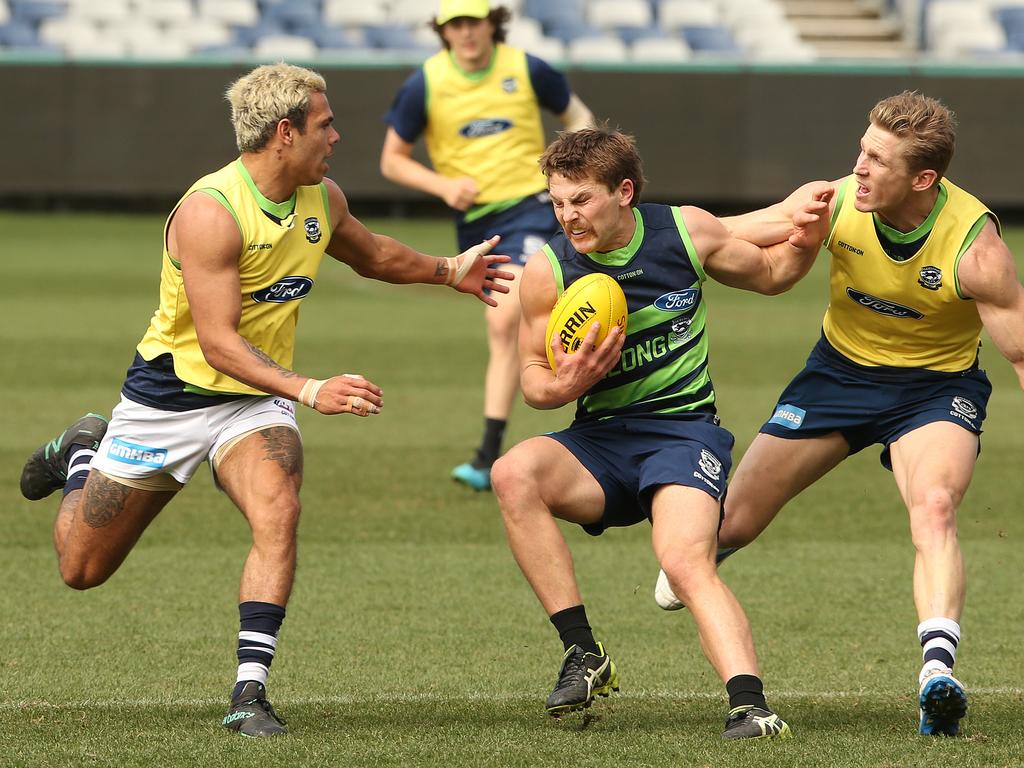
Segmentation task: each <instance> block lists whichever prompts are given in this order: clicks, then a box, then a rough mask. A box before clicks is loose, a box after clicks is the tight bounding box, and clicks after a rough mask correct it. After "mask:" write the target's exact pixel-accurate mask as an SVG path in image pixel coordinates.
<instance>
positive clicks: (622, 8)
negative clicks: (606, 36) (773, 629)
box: [587, 0, 654, 29]
mask: <svg viewBox="0 0 1024 768" xmlns="http://www.w3.org/2000/svg"><path fill="white" fill-rule="evenodd" d="M653 20H654V19H653V15H652V14H651V5H650V3H648V2H647V0H590V2H589V3H588V4H587V21H588V22H590V23H591V24H593V25H594V26H595V27H600V28H602V29H607V28H609V27H649V26H650V25H651V23H652V22H653Z"/></svg>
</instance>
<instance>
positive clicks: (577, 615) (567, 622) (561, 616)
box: [551, 605, 598, 653]
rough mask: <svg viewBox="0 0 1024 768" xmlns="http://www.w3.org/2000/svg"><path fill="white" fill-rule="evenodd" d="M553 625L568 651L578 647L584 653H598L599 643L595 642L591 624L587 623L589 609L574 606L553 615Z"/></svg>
mask: <svg viewBox="0 0 1024 768" xmlns="http://www.w3.org/2000/svg"><path fill="white" fill-rule="evenodd" d="M551 623H552V624H554V625H555V629H557V630H558V636H559V637H560V638H562V645H563V646H564V647H565V649H566V650H569V646H571V645H577V646H579V647H580V648H582V649H583V650H584V651H590V652H591V653H597V652H598V647H597V641H596V640H594V633H593V631H591V629H590V622H589V621H587V609H586V608H584V607H583V606H582V605H574V606H573V607H572V608H566V609H565V610H564V611H559V612H558V613H555V614H552V616H551Z"/></svg>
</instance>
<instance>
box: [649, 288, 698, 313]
mask: <svg viewBox="0 0 1024 768" xmlns="http://www.w3.org/2000/svg"><path fill="white" fill-rule="evenodd" d="M699 297H700V291H699V290H697V289H696V288H687V289H686V290H685V291H672V293H665V294H662V295H661V296H659V297H658V298H657V299H655V300H654V306H656V307H657V308H658V309H660V310H661V311H662V312H687V311H689V310H691V309H693V308H694V307H695V306H696V305H697V299H698V298H699Z"/></svg>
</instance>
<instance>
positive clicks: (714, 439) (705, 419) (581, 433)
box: [545, 413, 734, 536]
mask: <svg viewBox="0 0 1024 768" xmlns="http://www.w3.org/2000/svg"><path fill="white" fill-rule="evenodd" d="M545 437H550V438H552V439H553V440H557V441H558V442H559V443H561V444H562V445H564V446H565V447H566V448H568V449H569V452H570V453H572V455H573V456H575V457H576V458H577V459H578V460H579V462H580V463H581V464H582V465H583V466H584V467H586V469H587V471H588V472H590V474H592V475H593V476H594V478H595V479H596V480H597V482H598V483H600V485H601V488H602V489H603V490H604V513H603V515H602V517H601V519H600V520H599V521H598V522H596V523H594V524H592V525H584V526H583V530H585V531H586V532H587V533H589V534H590V535H591V536H600V535H601V534H602V533H603V532H604V530H605V528H612V527H624V526H628V525H634V524H635V523H639V522H642V521H643V520H645V519H646V520H649V519H650V517H651V498H652V497H653V495H654V492H655V491H656V490H657V489H658V488H660V487H661V486H663V485H685V486H689V487H690V488H699V489H700V490H702V491H704V492H705V493H707V494H708V495H709V496H711V497H712V498H714V499H716V500H717V501H719V502H721V501H722V499H723V498H725V491H726V480H727V478H728V477H729V470H730V469H731V468H732V446H733V442H734V440H733V436H732V434H731V433H730V432H729V431H728V430H726V429H724V428H723V427H720V426H718V417H717V416H714V415H712V414H705V413H700V414H693V415H692V416H689V417H686V416H684V417H680V416H672V417H664V416H616V417H614V418H611V419H605V420H603V421H585V422H573V423H572V424H571V425H570V426H569V427H568V428H566V429H563V430H562V431H561V432H550V433H548V434H547V435H545Z"/></svg>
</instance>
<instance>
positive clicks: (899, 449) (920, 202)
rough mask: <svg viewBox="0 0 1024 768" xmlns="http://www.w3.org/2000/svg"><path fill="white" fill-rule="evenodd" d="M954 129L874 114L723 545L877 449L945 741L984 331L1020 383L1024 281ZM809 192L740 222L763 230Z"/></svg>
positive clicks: (922, 695)
mask: <svg viewBox="0 0 1024 768" xmlns="http://www.w3.org/2000/svg"><path fill="white" fill-rule="evenodd" d="M955 130H956V125H955V121H954V117H953V114H952V113H951V112H950V111H949V109H947V108H946V107H945V106H944V105H943V104H942V103H940V102H939V101H937V100H935V99H931V98H928V97H927V96H923V95H921V94H919V93H913V92H910V91H904V92H903V93H900V94H898V95H896V96H891V97H889V98H886V99H883V100H882V101H880V102H878V104H876V105H875V107H874V108H873V109H872V110H871V113H870V115H869V124H868V127H867V131H866V132H865V133H864V136H863V137H862V138H861V142H860V154H859V155H858V157H857V163H856V165H855V166H854V168H853V173H852V174H851V175H850V176H847V177H846V178H845V179H840V180H839V181H836V182H834V186H835V189H836V194H835V196H834V198H833V200H832V203H831V209H832V210H831V218H832V229H831V232H830V233H829V237H828V242H827V246H828V249H829V251H830V252H831V254H832V271H831V294H830V301H829V306H828V310H827V311H826V313H825V319H824V323H823V329H822V337H821V339H820V340H819V341H818V343H817V345H816V346H815V347H814V349H813V350H812V351H811V354H810V357H809V358H808V360H807V365H806V367H805V368H804V370H803V371H801V372H800V373H798V374H797V376H796V378H794V379H793V381H792V382H790V384H789V386H788V387H787V388H786V389H785V391H783V393H782V395H781V396H780V397H779V400H778V403H777V405H776V406H775V410H774V412H773V415H772V417H771V418H770V419H769V420H768V421H767V423H765V424H764V426H762V427H761V432H760V434H758V435H757V436H756V437H755V438H754V440H753V442H752V443H751V446H750V448H749V449H748V450H747V452H746V453H745V454H744V456H743V459H742V460H741V461H740V463H739V466H738V467H737V469H736V475H735V477H734V478H733V481H732V483H731V485H730V488H729V498H728V500H727V502H726V514H725V522H724V524H723V526H722V531H721V544H722V546H723V547H726V548H728V547H739V546H744V545H746V544H748V543H750V542H751V541H753V540H754V539H755V538H756V537H757V536H758V535H759V534H760V533H761V531H763V530H764V529H765V528H766V527H767V526H768V524H769V523H770V522H771V521H772V520H773V519H774V518H775V515H776V514H778V513H779V511H780V510H781V509H782V508H783V506H785V504H786V503H787V502H788V501H789V500H790V499H792V498H793V497H795V496H796V495H797V494H799V493H800V492H801V491H802V490H804V489H805V488H807V487H808V486H809V485H811V484H812V483H814V482H816V481H817V480H819V479H820V478H821V477H823V476H824V475H825V474H826V473H827V472H829V471H830V470H831V469H833V468H834V467H836V466H837V465H838V464H839V463H841V462H842V461H843V459H845V458H846V457H847V456H849V455H851V454H854V453H857V452H858V451H860V450H862V449H864V448H866V447H868V446H869V445H872V444H876V443H877V444H881V445H882V446H883V450H882V454H881V462H882V465H883V466H884V467H885V468H886V469H890V470H892V473H893V478H894V479H895V480H896V486H897V488H898V489H899V492H900V496H901V497H902V499H903V502H904V504H906V507H907V510H908V512H909V516H910V535H911V539H912V541H913V544H914V548H915V551H916V554H915V560H914V577H913V591H914V602H915V605H916V608H917V614H918V620H919V622H920V623H919V625H918V627H917V634H918V638H919V640H920V642H921V646H922V648H923V664H922V667H921V672H920V674H919V678H918V680H919V685H920V689H919V694H918V698H919V701H918V703H919V707H920V732H921V733H922V734H926V735H947V736H953V735H956V734H957V733H958V732H959V728H960V720H961V719H962V718H963V716H964V715H965V714H966V712H967V693H966V691H965V690H964V686H963V684H962V683H961V682H960V681H959V680H957V679H956V678H955V677H953V665H954V663H955V661H956V650H957V646H958V644H959V642H960V636H961V635H960V616H961V614H962V612H963V607H964V598H965V592H966V579H965V573H964V562H963V554H962V553H961V550H960V542H959V538H958V534H957V520H956V518H957V510H958V508H959V506H960V503H961V501H962V500H963V497H964V494H965V493H966V492H967V486H968V484H969V483H970V481H971V477H972V475H973V474H974V466H975V464H976V462H977V458H978V454H979V452H980V450H981V445H980V434H981V429H982V422H983V421H984V419H985V412H986V407H987V405H988V399H989V395H990V393H991V390H992V386H991V384H990V383H989V380H988V377H987V375H986V374H985V371H984V370H982V369H981V368H980V367H979V361H978V352H979V348H980V343H981V342H980V337H981V331H982V328H984V329H985V331H987V332H988V335H989V336H990V337H991V339H992V341H993V343H994V344H995V345H996V348H997V349H998V350H999V351H1000V352H1001V353H1002V355H1003V356H1004V357H1005V358H1006V359H1007V360H1009V361H1010V363H1011V364H1012V365H1013V367H1014V369H1015V371H1016V373H1017V377H1018V379H1019V380H1020V382H1021V386H1022V387H1024V287H1022V286H1021V284H1020V282H1019V280H1018V279H1017V274H1016V268H1015V265H1014V261H1013V256H1012V255H1011V253H1010V251H1009V249H1008V248H1007V247H1006V244H1005V243H1004V242H1003V240H1002V239H1001V237H1000V232H999V224H998V221H997V220H996V217H995V215H994V214H993V213H992V211H990V210H989V209H988V207H987V206H986V205H985V204H984V203H982V202H980V201H979V200H978V199H977V198H975V197H973V196H972V195H970V194H969V193H967V192H965V191H964V190H962V189H960V188H959V187H957V186H956V185H955V184H954V183H953V182H952V181H950V180H949V179H948V178H946V177H945V173H946V169H947V168H948V166H949V163H950V161H951V160H952V158H953V150H954V144H955V138H956V134H955ZM815 184H819V182H815ZM805 197H806V189H801V190H798V191H797V192H796V193H794V194H793V195H791V196H790V198H788V199H787V200H786V201H784V202H783V203H781V204H779V205H777V206H773V207H772V208H768V209H765V210H764V211H760V212H755V213H752V214H748V215H747V216H743V217H738V218H736V219H731V220H730V225H731V226H732V227H733V230H734V232H735V233H737V234H738V235H739V236H741V237H751V238H755V239H756V238H757V237H758V229H759V228H763V227H764V226H765V223H766V222H767V221H769V220H771V219H772V218H773V217H774V220H775V222H776V224H777V225H778V226H783V225H784V223H785V221H786V217H787V216H788V215H789V212H791V211H792V210H793V209H794V208H795V207H796V206H797V205H799V201H800V200H802V199H804V198H805ZM663 602H665V605H663V607H677V605H678V603H673V602H672V601H670V600H669V601H667V602H666V601H664V600H659V604H662V603H663ZM684 602H685V601H684Z"/></svg>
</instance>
